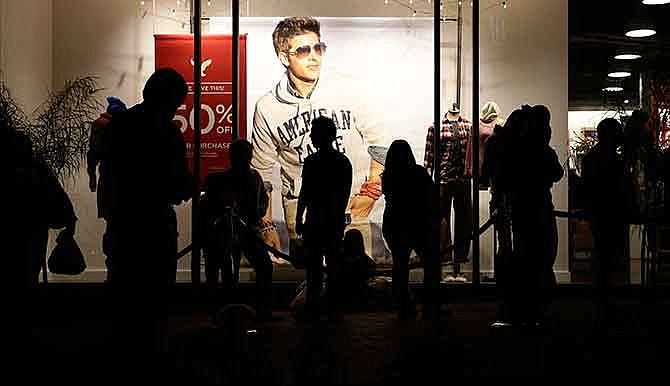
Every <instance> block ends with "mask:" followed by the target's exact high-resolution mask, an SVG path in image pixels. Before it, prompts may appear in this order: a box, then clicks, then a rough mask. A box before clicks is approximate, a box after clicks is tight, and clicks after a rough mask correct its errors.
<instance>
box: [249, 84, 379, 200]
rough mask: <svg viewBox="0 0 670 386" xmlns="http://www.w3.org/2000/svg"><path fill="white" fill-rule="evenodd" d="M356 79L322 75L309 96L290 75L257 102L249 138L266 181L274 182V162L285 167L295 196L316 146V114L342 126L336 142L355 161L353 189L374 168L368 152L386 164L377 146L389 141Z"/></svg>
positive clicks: (287, 191) (286, 191) (285, 184)
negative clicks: (372, 119)
mask: <svg viewBox="0 0 670 386" xmlns="http://www.w3.org/2000/svg"><path fill="white" fill-rule="evenodd" d="M353 83H354V82H353V80H352V79H349V78H346V77H343V76H341V75H336V74H327V75H324V73H323V72H322V74H321V77H320V79H319V80H318V83H317V84H316V86H315V87H314V89H313V90H312V93H311V94H310V95H309V96H308V97H307V98H301V97H299V96H297V94H296V93H295V92H294V91H293V90H292V87H291V86H290V83H289V81H288V75H287V74H284V76H283V77H282V78H281V80H280V81H279V83H278V84H277V85H276V86H275V87H274V88H273V89H272V90H271V91H270V92H268V93H267V94H265V95H264V96H263V97H261V98H260V99H259V100H258V102H256V109H255V112H254V123H253V130H252V132H251V143H252V144H253V147H254V154H253V159H252V161H251V165H252V167H254V168H255V169H256V170H258V172H259V173H260V174H261V177H262V178H263V181H265V182H271V180H272V168H273V167H274V165H275V164H276V163H277V162H278V163H279V166H280V168H281V182H282V195H283V196H288V197H297V196H298V194H299V192H300V176H301V173H302V165H303V162H304V160H305V158H306V157H307V156H308V155H310V154H312V153H313V152H315V151H316V148H314V146H313V145H312V142H311V140H310V138H309V132H310V127H311V122H312V120H313V119H314V118H316V117H318V116H322V115H325V116H327V117H329V118H332V119H333V121H334V122H335V124H336V125H337V127H338V130H337V139H336V141H335V146H336V148H337V150H338V151H340V152H341V153H343V154H345V155H346V156H347V157H348V158H349V160H350V161H351V164H352V166H353V184H352V194H353V193H354V191H358V189H359V188H360V186H361V184H362V183H363V182H364V181H365V178H366V176H367V174H368V172H369V169H370V156H371V155H372V157H373V158H374V159H375V160H377V161H379V162H380V163H382V164H383V161H384V160H383V155H382V152H379V151H378V150H379V149H380V147H379V146H386V145H387V143H386V141H385V139H384V133H383V130H382V128H381V127H380V126H379V125H375V124H373V123H371V122H370V119H369V114H367V112H368V111H369V110H368V109H366V108H364V105H363V103H360V102H359V101H360V95H359V94H357V93H356V88H355V87H353Z"/></svg>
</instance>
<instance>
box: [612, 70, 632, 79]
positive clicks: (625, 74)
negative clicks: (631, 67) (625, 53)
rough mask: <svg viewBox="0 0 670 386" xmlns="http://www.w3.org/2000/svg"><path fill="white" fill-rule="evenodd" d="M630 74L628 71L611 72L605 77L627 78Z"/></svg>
mask: <svg viewBox="0 0 670 386" xmlns="http://www.w3.org/2000/svg"><path fill="white" fill-rule="evenodd" d="M631 75H632V74H631V73H630V72H628V71H612V72H610V73H609V74H607V76H609V77H610V78H628V77H629V76H631Z"/></svg>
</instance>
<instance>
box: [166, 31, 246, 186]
mask: <svg viewBox="0 0 670 386" xmlns="http://www.w3.org/2000/svg"><path fill="white" fill-rule="evenodd" d="M155 39H156V40H155V42H156V53H155V54H156V68H162V67H170V68H173V69H175V70H176V71H178V72H179V73H180V74H182V76H183V77H184V78H185V79H186V82H187V83H188V89H189V93H188V96H187V97H186V102H185V104H184V105H182V106H181V107H180V108H179V110H178V111H177V115H176V116H175V121H176V122H177V124H178V125H179V127H180V129H181V131H182V132H183V133H184V139H185V140H186V147H187V154H188V159H189V166H190V167H191V170H193V154H194V152H193V127H194V126H195V125H194V123H195V122H194V115H195V114H194V112H193V110H194V109H193V104H194V102H193V91H194V86H193V84H194V81H193V36H192V35H156V36H155ZM232 42H233V38H232V36H231V35H207V36H203V37H202V66H201V77H202V99H201V101H202V102H201V103H202V111H201V119H200V128H201V133H202V135H201V144H200V164H201V171H200V182H201V183H202V182H203V181H204V179H205V177H206V176H207V174H208V173H211V172H215V171H221V170H224V169H226V168H227V167H228V166H229V160H228V149H229V148H230V143H231V142H232V139H233V114H232V110H233V109H232V105H233V104H232V102H233V99H232V98H233V70H232V64H233V62H232V61H233V57H232V56H233V55H232V52H233V51H232V49H233V44H232ZM246 43H247V39H246V36H245V35H242V36H240V106H239V112H240V116H239V127H240V133H239V138H246V132H247V131H246V127H247V114H246V111H247V104H246V100H247V76H246V73H247V71H246V69H247V55H246V52H247V44H246Z"/></svg>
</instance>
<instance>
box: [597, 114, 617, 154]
mask: <svg viewBox="0 0 670 386" xmlns="http://www.w3.org/2000/svg"><path fill="white" fill-rule="evenodd" d="M596 132H597V133H598V143H600V144H602V145H605V146H610V147H616V146H618V145H619V142H620V141H621V135H622V128H621V123H619V121H617V120H616V119H614V118H605V119H603V120H602V121H600V123H599V124H598V127H597V128H596Z"/></svg>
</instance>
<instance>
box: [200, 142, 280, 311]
mask: <svg viewBox="0 0 670 386" xmlns="http://www.w3.org/2000/svg"><path fill="white" fill-rule="evenodd" d="M252 152H253V148H252V146H251V143H249V142H248V141H247V140H244V139H240V140H237V141H235V142H233V144H232V145H231V147H230V163H231V168H230V169H228V170H226V171H225V172H221V173H215V174H210V175H209V176H208V177H207V181H205V185H204V188H203V190H204V192H205V199H204V200H203V209H204V210H205V213H204V216H203V217H205V221H206V223H207V225H206V229H205V232H206V236H205V258H206V260H205V262H206V264H205V268H206V274H207V283H208V284H210V285H211V286H214V287H217V286H218V281H219V273H221V278H222V280H223V284H224V288H225V290H226V293H225V295H226V297H228V301H230V299H231V295H233V291H235V289H236V288H237V285H238V282H239V273H240V272H239V271H240V259H241V253H242V252H243V253H244V256H245V257H246V259H247V261H249V263H250V264H251V266H252V267H253V268H254V270H255V271H256V291H257V303H256V307H257V309H256V314H257V316H258V317H259V318H268V317H269V316H270V295H271V285H272V262H271V260H270V255H269V254H268V252H267V251H266V250H265V249H263V248H262V247H261V246H260V245H259V244H258V241H257V240H262V236H261V233H260V229H258V224H259V221H260V220H261V218H263V216H264V215H265V212H266V211H267V207H268V194H267V192H266V191H265V188H264V186H263V180H262V179H261V176H260V174H259V173H258V172H257V171H256V170H253V169H251V155H252ZM231 209H232V210H233V211H234V212H235V214H236V215H238V216H239V218H240V219H242V221H244V222H245V223H246V224H247V225H248V226H249V228H246V227H243V226H241V225H240V224H238V223H236V220H234V219H232V218H231V217H230V215H231V212H230V210H231ZM231 225H232V229H231ZM231 231H233V232H235V236H236V237H235V238H231V237H230V236H231ZM231 259H232V260H231Z"/></svg>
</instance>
